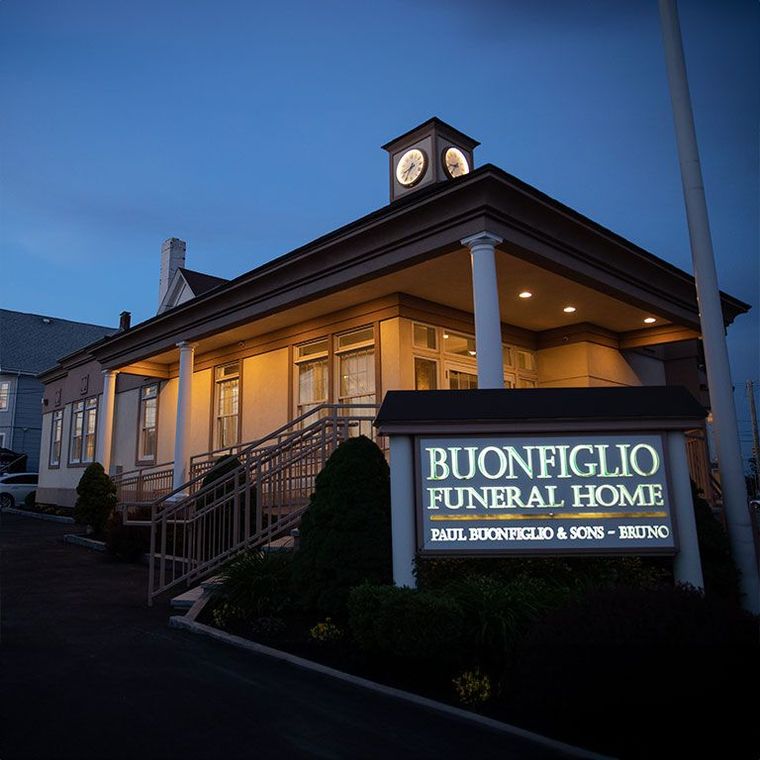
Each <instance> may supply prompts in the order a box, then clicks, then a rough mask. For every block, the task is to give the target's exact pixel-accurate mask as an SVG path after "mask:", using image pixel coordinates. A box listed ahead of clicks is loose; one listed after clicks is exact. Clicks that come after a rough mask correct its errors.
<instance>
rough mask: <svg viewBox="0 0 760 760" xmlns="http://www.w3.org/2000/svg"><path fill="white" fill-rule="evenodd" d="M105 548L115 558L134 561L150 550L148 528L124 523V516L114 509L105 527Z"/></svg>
mask: <svg viewBox="0 0 760 760" xmlns="http://www.w3.org/2000/svg"><path fill="white" fill-rule="evenodd" d="M104 539H105V542H106V550H107V551H108V553H109V554H110V555H111V556H112V557H115V558H116V559H120V560H123V561H124V562H135V561H137V560H139V559H140V558H141V557H142V555H143V554H145V553H146V552H148V551H150V528H148V527H146V526H144V525H125V524H124V516H123V515H122V514H121V512H118V511H117V510H114V511H113V512H111V516H110V517H109V518H108V522H107V523H106V527H105V536H104Z"/></svg>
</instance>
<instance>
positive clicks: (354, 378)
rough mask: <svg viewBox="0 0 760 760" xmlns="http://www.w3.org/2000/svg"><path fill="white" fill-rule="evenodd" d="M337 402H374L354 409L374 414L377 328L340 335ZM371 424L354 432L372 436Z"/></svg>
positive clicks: (363, 425)
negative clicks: (363, 407) (365, 407)
mask: <svg viewBox="0 0 760 760" xmlns="http://www.w3.org/2000/svg"><path fill="white" fill-rule="evenodd" d="M335 350H336V354H337V357H336V360H337V370H338V401H339V402H340V403H341V404H371V405H373V406H370V407H367V409H352V410H351V413H352V414H362V415H363V414H366V415H372V416H374V413H375V410H374V404H375V331H374V330H373V329H372V328H371V327H366V328H362V329H361V330H355V331H353V332H351V333H346V334H344V335H339V336H338V338H337V340H336V349H335ZM371 432H372V431H371V423H369V422H367V423H364V422H362V423H361V425H359V426H358V427H357V428H356V429H354V430H352V434H356V435H359V434H363V435H366V436H371Z"/></svg>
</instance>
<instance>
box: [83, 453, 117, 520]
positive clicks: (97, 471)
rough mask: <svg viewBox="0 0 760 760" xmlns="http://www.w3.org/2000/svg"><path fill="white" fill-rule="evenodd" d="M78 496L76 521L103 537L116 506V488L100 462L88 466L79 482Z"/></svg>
mask: <svg viewBox="0 0 760 760" xmlns="http://www.w3.org/2000/svg"><path fill="white" fill-rule="evenodd" d="M77 494H78V497H77V501H76V505H75V506H74V519H75V520H76V521H77V523H79V524H80V525H89V526H90V527H91V528H92V529H93V531H94V532H95V534H96V535H101V534H102V533H103V529H104V528H105V526H106V522H107V520H108V517H109V515H110V514H111V512H112V511H113V508H114V507H115V506H116V486H115V485H114V482H113V481H112V480H111V478H109V477H108V475H107V474H106V471H105V470H104V469H103V465H101V464H100V463H99V462H93V463H92V464H91V465H88V467H87V469H86V470H85V471H84V474H83V475H82V477H81V479H80V480H79V485H78V486H77Z"/></svg>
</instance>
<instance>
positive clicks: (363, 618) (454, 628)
mask: <svg viewBox="0 0 760 760" xmlns="http://www.w3.org/2000/svg"><path fill="white" fill-rule="evenodd" d="M348 620H349V627H350V630H351V635H352V636H353V638H354V640H355V641H356V644H357V646H358V647H359V648H360V649H362V650H363V651H364V652H366V653H368V654H370V655H374V656H378V655H380V656H392V657H399V658H408V659H415V660H432V661H436V662H441V663H447V662H450V661H451V660H452V659H456V658H458V657H459V656H460V651H461V646H460V645H461V643H462V631H463V621H464V613H463V610H462V608H461V607H460V606H459V604H457V602H456V601H455V600H454V599H452V598H451V597H449V596H447V595H445V594H441V593H437V592H432V591H418V590H416V589H410V588H406V587H403V588H400V587H398V586H378V585H370V584H363V585H361V586H357V587H356V588H354V589H353V590H352V591H351V594H350V596H349V600H348Z"/></svg>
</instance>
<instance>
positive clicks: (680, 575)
mask: <svg viewBox="0 0 760 760" xmlns="http://www.w3.org/2000/svg"><path fill="white" fill-rule="evenodd" d="M667 441H668V442H667V446H668V459H669V461H670V475H671V478H670V481H671V486H672V493H671V495H670V496H671V502H672V509H673V513H674V514H673V516H674V518H675V520H674V522H675V529H676V535H677V536H678V554H676V558H675V560H674V562H673V575H674V576H675V579H676V581H677V582H678V583H688V584H689V585H690V586H694V588H698V589H702V588H704V585H705V584H704V580H703V579H702V561H701V559H700V556H699V542H698V541H697V523H696V520H695V518H694V498H693V496H692V493H691V479H690V478H689V460H688V458H687V456H686V440H685V439H684V435H683V433H682V432H680V431H678V432H670V433H668V434H667Z"/></svg>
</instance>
